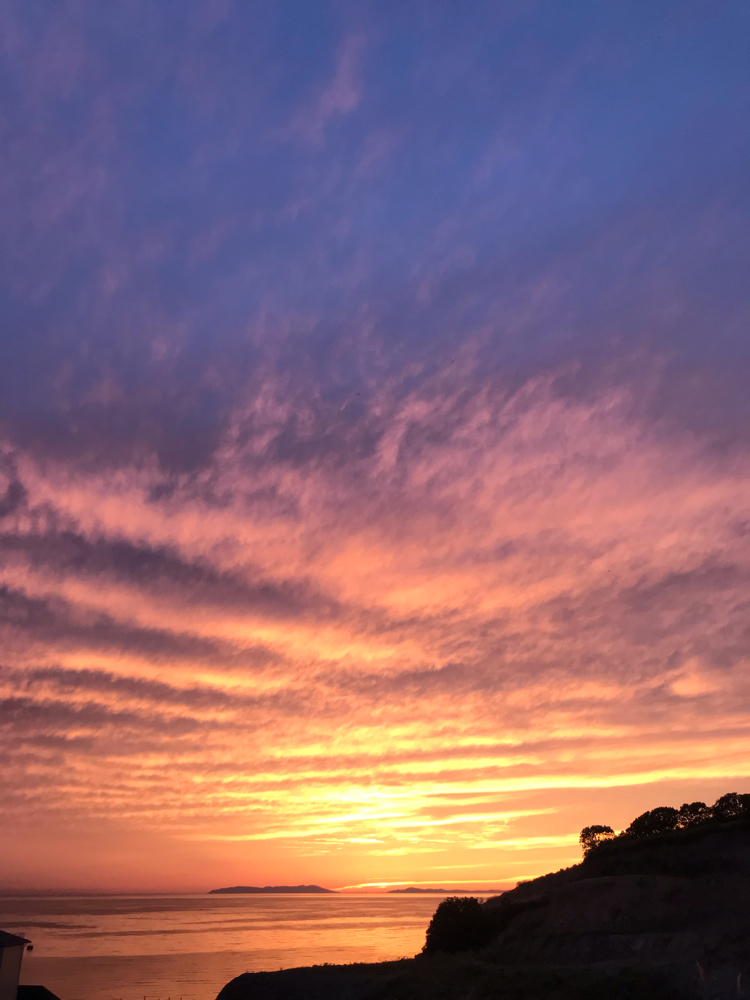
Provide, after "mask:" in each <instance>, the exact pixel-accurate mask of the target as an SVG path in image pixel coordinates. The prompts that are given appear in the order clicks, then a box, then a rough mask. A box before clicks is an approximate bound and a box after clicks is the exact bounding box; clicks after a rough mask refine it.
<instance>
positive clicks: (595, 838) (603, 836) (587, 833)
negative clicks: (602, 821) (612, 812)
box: [579, 825, 615, 857]
mask: <svg viewBox="0 0 750 1000" xmlns="http://www.w3.org/2000/svg"><path fill="white" fill-rule="evenodd" d="M614 836H615V831H614V830H613V829H612V827H611V826H596V825H594V826H584V828H583V829H582V830H581V836H580V838H579V842H580V844H581V847H582V848H583V856H584V857H586V855H587V854H588V853H589V852H590V851H593V849H594V848H595V847H598V846H599V844H603V843H604V841H605V840H612V838H613V837H614Z"/></svg>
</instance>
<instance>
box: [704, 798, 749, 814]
mask: <svg viewBox="0 0 750 1000" xmlns="http://www.w3.org/2000/svg"><path fill="white" fill-rule="evenodd" d="M711 811H712V813H713V816H714V819H718V820H726V819H734V818H735V817H736V816H743V815H745V816H750V795H738V794H737V792H727V794H726V795H722V796H721V798H720V799H717V800H716V802H714V806H713V809H712V810H711Z"/></svg>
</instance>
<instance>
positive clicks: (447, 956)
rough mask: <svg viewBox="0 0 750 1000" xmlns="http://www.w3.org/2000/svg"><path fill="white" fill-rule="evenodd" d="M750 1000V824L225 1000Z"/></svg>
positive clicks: (653, 845)
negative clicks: (405, 947) (403, 946)
mask: <svg viewBox="0 0 750 1000" xmlns="http://www.w3.org/2000/svg"><path fill="white" fill-rule="evenodd" d="M467 996H471V997H472V1000H692V998H695V1000H730V998H731V1000H750V818H748V817H747V816H745V815H743V816H737V817H734V818H731V819H728V820H726V821H725V822H723V823H715V824H714V823H706V824H702V825H695V826H693V827H689V828H686V829H678V830H672V831H668V832H666V833H658V834H655V835H653V836H648V837H643V838H622V839H620V838H617V839H615V840H613V841H611V842H609V843H605V844H602V845H601V846H599V847H597V849H596V850H593V851H589V852H588V854H587V855H586V857H585V858H584V860H583V861H582V862H581V863H580V864H578V865H575V866H573V867H572V868H567V869H564V870H562V871H559V872H555V873H553V874H550V875H545V876H543V877H542V878H538V879H535V880H533V881H531V882H526V883H522V884H521V885H519V886H517V887H516V888H515V889H513V890H511V891H510V892H506V893H504V894H503V895H502V896H499V897H494V898H492V899H489V900H487V902H485V903H483V904H482V903H480V902H479V901H478V900H477V899H475V898H464V899H462V898H460V897H448V898H447V899H445V900H443V901H442V902H441V903H440V904H439V906H438V908H437V910H436V912H435V915H434V916H433V919H432V922H431V923H430V927H429V929H428V933H427V942H426V945H425V949H424V951H423V953H422V954H421V955H418V956H416V957H415V958H413V959H403V960H402V961H399V962H382V963H378V964H372V965H347V966H314V967H312V968H308V969H288V970H285V971H282V972H267V973H246V974H245V975H243V976H238V977H237V978H236V979H233V980H232V981H231V982H230V983H228V984H227V985H226V986H225V987H224V989H223V990H222V991H221V993H220V994H219V1000H318V998H319V1000H323V998H329V997H336V998H341V1000H461V998H465V997H467Z"/></svg>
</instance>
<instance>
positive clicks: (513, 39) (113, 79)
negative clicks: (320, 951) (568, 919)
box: [0, 0, 750, 891]
mask: <svg viewBox="0 0 750 1000" xmlns="http://www.w3.org/2000/svg"><path fill="white" fill-rule="evenodd" d="M0 16H1V17H2V22H3V25H4V30H3V37H2V42H1V43H0V45H1V48H0V77H1V81H2V92H3V95H4V96H3V101H2V107H1V108H0V156H1V157H2V176H3V183H2V188H1V189H0V202H1V205H2V209H1V210H2V218H3V223H2V227H0V241H2V248H1V252H2V260H3V262H4V263H3V267H2V269H1V270H0V303H1V305H0V685H1V686H2V691H1V692H0V696H1V697H2V699H3V700H2V712H1V713H0V727H1V731H2V741H3V749H2V759H3V765H2V783H3V786H4V791H3V802H4V818H3V820H2V824H3V829H4V833H3V865H2V875H1V879H2V882H1V883H0V884H1V886H2V888H3V889H5V890H6V891H21V890H36V891H42V890H47V891H73V890H86V891H136V890H138V891H204V890H207V889H210V888H214V887H217V886H221V885H234V884H238V883H242V884H255V885H258V884H259V885H265V884H290V883H291V884H296V883H317V884H320V885H324V886H327V887H330V888H341V887H349V888H357V887H359V888H362V887H365V888H377V887H383V886H386V887H387V886H396V885H403V884H415V885H423V886H426V885H437V886H448V887H451V886H468V887H471V886H476V887H480V886H482V887H484V886H498V887H502V886H511V885H513V884H515V882H516V881H517V880H519V879H524V878H531V877H534V876H536V875H539V874H542V873H544V872H546V871H549V870H555V869H557V868H560V867H562V866H566V865H569V864H572V863H575V862H576V861H578V860H579V858H580V849H579V846H578V834H579V831H580V829H581V827H582V826H584V825H588V824H590V823H605V824H609V825H611V826H612V827H613V828H615V829H616V830H619V829H622V828H623V827H624V826H626V825H627V824H628V823H629V821H630V820H631V819H632V818H633V817H634V816H635V815H638V814H639V813H641V812H643V811H644V810H646V809H649V808H653V807H654V806H657V805H674V806H679V805H680V804H681V803H682V802H684V801H693V800H695V799H701V800H704V801H707V802H709V803H710V802H713V801H714V800H715V799H716V798H717V797H718V796H719V795H721V794H723V793H724V792H727V791H732V790H736V791H740V792H743V791H750V776H749V772H750V728H749V727H748V710H749V709H750V672H749V670H748V668H749V667H750V627H749V625H748V622H749V621H750V618H749V616H748V612H749V611H750V598H749V596H748V595H749V594H750V589H749V588H748V583H749V582H750V503H749V501H750V393H748V391H747V386H748V378H749V377H750V336H749V330H748V318H749V316H750V309H749V308H748V307H749V305H750V280H748V278H749V275H748V262H749V261H750V190H749V188H748V177H750V128H749V126H748V122H749V121H750V117H749V114H748V113H749V112H750V74H748V66H750V6H748V4H747V3H746V2H744V0H712V2H710V3H709V2H703V0H643V2H641V0H628V2H625V3H606V2H601V0H599V2H595V0H568V2H566V3H562V4H561V3H558V2H556V0H555V2H553V0H498V2H485V0H477V2H475V3H472V4H466V3H459V2H453V0H406V2H404V0H398V2H396V0H373V2H360V0H347V2H341V3H336V2H327V0H314V2H310V0H302V2H287V0H274V2H265V0H253V2H252V3H246V2H234V3H233V2H231V0H201V2H194V0H174V2H173V0H156V2H154V0H148V2H146V0H143V2H139V0H113V2H111V3H106V4H87V3H78V2H75V0H70V2H68V3H58V2H51V0H50V2H47V0H1V2H0Z"/></svg>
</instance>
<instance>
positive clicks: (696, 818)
mask: <svg viewBox="0 0 750 1000" xmlns="http://www.w3.org/2000/svg"><path fill="white" fill-rule="evenodd" d="M710 819H713V810H712V809H711V807H710V806H707V805H706V803H705V802H683V804H682V805H681V806H680V808H679V810H678V811H677V829H678V830H687V828H688V827H689V826H698V824H699V823H706V822H707V821H708V820H710Z"/></svg>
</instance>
